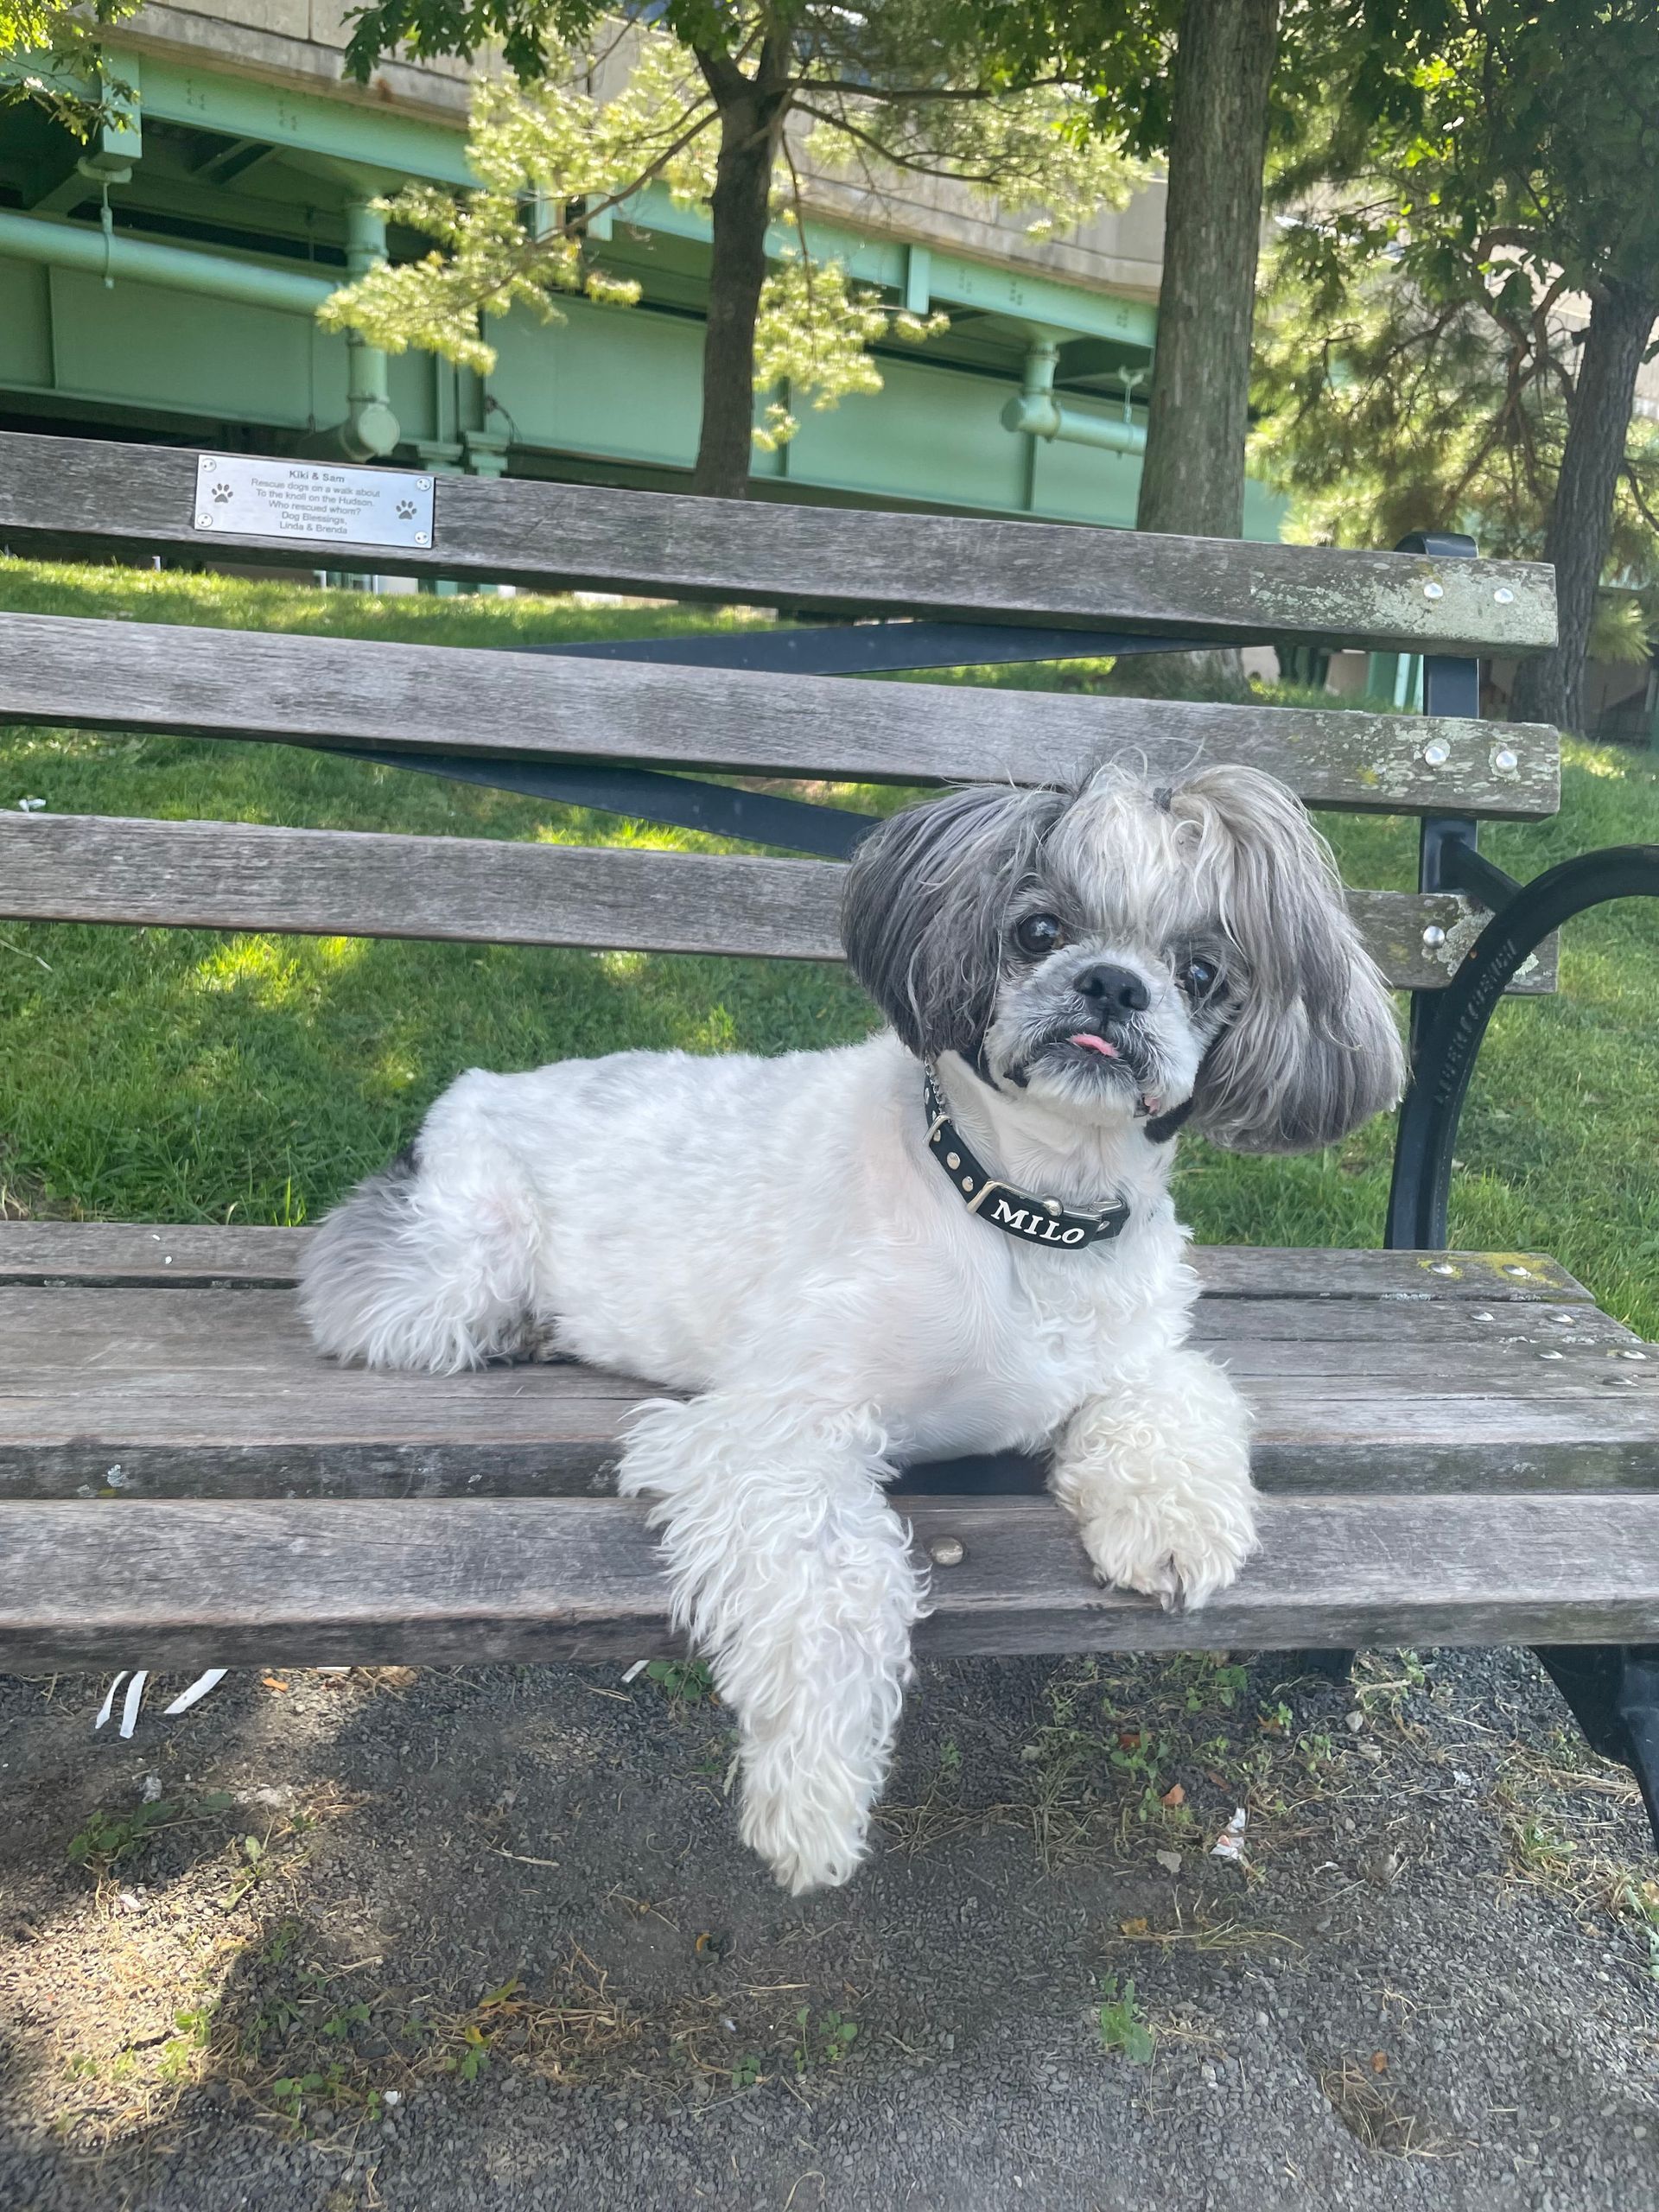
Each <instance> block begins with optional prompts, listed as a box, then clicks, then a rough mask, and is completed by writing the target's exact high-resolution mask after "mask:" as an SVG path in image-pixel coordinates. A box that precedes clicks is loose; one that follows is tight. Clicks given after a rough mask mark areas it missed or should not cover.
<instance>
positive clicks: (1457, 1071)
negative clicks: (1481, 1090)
mask: <svg viewBox="0 0 1659 2212" xmlns="http://www.w3.org/2000/svg"><path fill="white" fill-rule="evenodd" d="M1635 898H1649V899H1655V898H1659V845H1609V846H1607V847H1605V848H1604V849H1603V850H1601V851H1600V852H1596V853H1580V855H1579V856H1578V858H1577V859H1576V860H1570V861H1562V862H1561V864H1560V867H1559V868H1549V869H1547V870H1546V871H1545V873H1544V874H1542V875H1540V876H1537V877H1535V879H1534V880H1533V881H1532V882H1530V883H1528V884H1523V885H1522V887H1521V888H1520V889H1519V890H1518V891H1516V893H1515V894H1514V896H1513V897H1512V898H1511V899H1509V900H1508V901H1507V902H1506V903H1505V904H1504V905H1503V906H1501V907H1500V908H1499V909H1498V911H1497V912H1496V913H1495V914H1494V915H1493V916H1492V918H1491V921H1490V922H1488V923H1487V925H1486V926H1485V928H1484V930H1483V931H1481V933H1480V935H1479V936H1478V938H1476V940H1475V942H1474V944H1473V946H1472V947H1471V950H1470V952H1469V955H1468V957H1467V958H1466V959H1465V961H1464V963H1463V965H1462V966H1461V967H1460V968H1459V969H1458V972H1457V974H1456V976H1453V978H1452V982H1450V984H1449V985H1448V986H1447V987H1446V989H1445V990H1444V991H1442V992H1440V993H1439V994H1438V995H1437V1002H1436V1004H1435V1006H1434V1009H1433V1014H1431V1015H1430V1016H1429V1019H1428V1020H1427V1025H1426V1027H1424V1029H1423V1031H1422V1033H1421V1041H1420V1043H1419V1046H1418V1050H1417V1052H1416V1054H1415V1056H1414V1065H1413V1070H1412V1078H1411V1088H1410V1090H1408V1092H1407V1094H1406V1101H1405V1104H1404V1105H1403V1106H1402V1109H1401V1111H1400V1133H1399V1136H1398V1139H1397V1140H1396V1142H1395V1154H1394V1181H1393V1185H1392V1187H1391V1189H1390V1191H1389V1214H1388V1226H1387V1229H1386V1231H1385V1233H1384V1236H1383V1243H1384V1245H1385V1246H1386V1247H1387V1249H1389V1251H1402V1250H1408V1251H1420V1252H1421V1251H1443V1250H1444V1249H1445V1248H1446V1211H1447V1203H1448V1198H1449V1195H1450V1191H1451V1183H1452V1152H1453V1150H1454V1148H1455V1147H1456V1144H1457V1137H1458V1122H1459V1118H1460V1116H1461V1115H1462V1113H1463V1102H1464V1098H1465V1095H1466V1094H1467V1092H1468V1089H1469V1078H1470V1077H1471V1074H1472V1073H1473V1072H1474V1065H1475V1058H1476V1055H1477V1054H1478V1052H1479V1051H1480V1047H1481V1042H1482V1040H1483V1039H1484V1037H1485V1034H1486V1025H1487V1023H1488V1022H1489V1021H1490V1020H1491V1018H1492V1009H1493V1007H1496V1006H1497V1002H1498V1000H1499V999H1500V997H1502V995H1503V992H1504V990H1505V989H1506V988H1508V986H1509V984H1510V982H1512V981H1513V980H1514V977H1515V976H1516V972H1517V971H1518V970H1519V969H1520V968H1521V966H1522V963H1524V962H1525V961H1526V960H1527V959H1528V958H1529V957H1530V955H1531V954H1532V953H1533V952H1535V950H1537V948H1538V946H1539V945H1540V944H1542V943H1543V941H1544V939H1545V938H1547V937H1548V936H1549V935H1550V933H1551V931H1554V930H1557V929H1559V928H1560V926H1561V925H1562V923H1564V922H1568V921H1571V920H1572V918H1573V916H1574V915H1575V914H1581V913H1583V912H1586V909H1587V908H1589V907H1592V906H1604V905H1605V904H1606V902H1607V901H1608V900H1609V899H1635Z"/></svg>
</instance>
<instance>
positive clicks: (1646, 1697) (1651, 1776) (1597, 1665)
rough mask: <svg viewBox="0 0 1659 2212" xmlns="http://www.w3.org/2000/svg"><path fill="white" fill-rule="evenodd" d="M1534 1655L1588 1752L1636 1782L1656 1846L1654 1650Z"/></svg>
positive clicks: (1542, 1647) (1658, 1701)
mask: <svg viewBox="0 0 1659 2212" xmlns="http://www.w3.org/2000/svg"><path fill="white" fill-rule="evenodd" d="M1534 1649H1535V1652H1536V1654H1537V1657H1538V1661H1539V1663H1540V1665H1541V1667H1542V1668H1543V1669H1544V1672H1545V1673H1546V1674H1547V1675H1548V1676H1549V1678H1550V1680H1551V1681H1553V1682H1554V1685H1555V1687H1556V1688H1557V1689H1558V1690H1560V1694H1561V1695H1562V1696H1563V1697H1564V1698H1565V1699H1566V1700H1567V1704H1568V1706H1569V1707H1571V1709H1572V1713H1573V1719H1575V1720H1576V1721H1577V1722H1578V1724H1579V1726H1580V1728H1581V1729H1582V1730H1583V1731H1584V1734H1585V1738H1586V1742H1587V1743H1588V1744H1589V1745H1590V1748H1591V1750H1592V1751H1598V1752H1599V1753H1600V1755H1601V1757H1602V1758H1605V1759H1617V1760H1618V1762H1619V1764H1621V1765H1622V1766H1627V1767H1629V1769H1630V1771H1631V1773H1632V1774H1633V1775H1634V1776H1635V1777H1636V1778H1637V1783H1639V1784H1640V1786H1641V1790H1642V1802H1643V1804H1645V1805H1646V1807H1647V1808H1648V1818H1649V1821H1651V1822H1652V1823H1653V1834H1654V1840H1655V1841H1656V1843H1659V1644H1656V1643H1547V1644H1546V1643H1541V1644H1537V1645H1535V1646H1534Z"/></svg>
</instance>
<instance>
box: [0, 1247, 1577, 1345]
mask: <svg viewBox="0 0 1659 2212" xmlns="http://www.w3.org/2000/svg"><path fill="white" fill-rule="evenodd" d="M310 1235H311V1231H310V1230H308V1229H269V1228H263V1227H259V1226H257V1225H254V1224H242V1223H238V1224H232V1226H231V1227H229V1228H219V1227H217V1226H212V1225H209V1224H205V1223H201V1222H174V1223H163V1224H148V1223H144V1222H126V1221H75V1222H63V1221H0V1283H39V1282H41V1281H62V1282H66V1283H68V1282H76V1283H86V1284H111V1285H123V1284H131V1285H134V1286H139V1285H144V1284H156V1285H159V1284H166V1285H167V1286H168V1287H169V1288H174V1289H184V1288H189V1287H195V1286H198V1285H200V1284H202V1283H204V1282H207V1283H215V1284H217V1283H224V1284H227V1285H232V1284H236V1285H242V1286H244V1287H271V1288H284V1287H292V1285H293V1284H294V1283H295V1282H296V1281H297V1280H298V1273H297V1270H298V1268H299V1263H300V1257H301V1255H302V1252H303V1251H304V1249H305V1246H306V1243H307V1241H308V1238H309V1236H310ZM1188 1257H1189V1259H1190V1261H1191V1262H1192V1267H1193V1269H1194V1270H1195V1272H1196V1273H1197V1274H1198V1280H1199V1281H1200V1282H1201V1284H1202V1285H1203V1288H1204V1295H1205V1298H1206V1299H1235V1298H1236V1299H1245V1300H1252V1301H1255V1302H1258V1303H1267V1304H1274V1303H1277V1302H1279V1301H1281V1300H1283V1301H1287V1302H1294V1304H1295V1305H1296V1306H1297V1307H1298V1308H1299V1309H1300V1308H1302V1307H1304V1306H1305V1307H1306V1309H1307V1312H1308V1320H1309V1325H1310V1326H1314V1327H1317V1326H1318V1325H1319V1310H1320V1308H1321V1307H1322V1306H1324V1305H1325V1303H1326V1302H1327V1301H1330V1300H1344V1301H1345V1300H1354V1301H1356V1302H1357V1303H1358V1304H1360V1305H1363V1306H1372V1305H1376V1304H1378V1303H1379V1302H1380V1303H1381V1305H1382V1306H1383V1308H1384V1310H1385V1312H1386V1313H1387V1314H1388V1315H1389V1316H1394V1315H1400V1314H1402V1313H1404V1311H1406V1310H1408V1309H1410V1310H1415V1311H1418V1312H1421V1311H1422V1310H1423V1309H1424V1308H1425V1307H1426V1306H1433V1307H1435V1308H1436V1309H1440V1310H1444V1309H1445V1308H1446V1307H1447V1306H1454V1307H1460V1306H1465V1305H1468V1306H1475V1307H1484V1306H1493V1307H1498V1306H1531V1305H1537V1304H1541V1303H1542V1304H1548V1305H1551V1306H1573V1307H1580V1306H1583V1307H1588V1308H1590V1309H1591V1310H1592V1311H1593V1310H1594V1306H1595V1301H1594V1300H1593V1299H1592V1297H1591V1295H1590V1293H1589V1292H1588V1291H1587V1290H1586V1288H1585V1287H1584V1286H1583V1284H1582V1283H1580V1282H1578V1281H1575V1280H1574V1279H1573V1276H1571V1275H1570V1274H1568V1273H1567V1270H1566V1268H1563V1267H1562V1266H1561V1265H1560V1262H1559V1261H1556V1260H1552V1259H1549V1258H1548V1257H1546V1256H1545V1255H1543V1254H1542V1253H1539V1252H1376V1251H1371V1250H1369V1249H1363V1248H1360V1249H1351V1248H1347V1247H1344V1246H1340V1245H1333V1246H1329V1247H1325V1246H1316V1247H1313V1248H1309V1249H1300V1248H1296V1247H1289V1248H1287V1247H1283V1246H1279V1245H1271V1244H1262V1245H1257V1244H1199V1245H1195V1246H1194V1247H1193V1249H1192V1251H1191V1252H1190V1253H1189V1255H1188ZM154 1310H156V1312H158V1313H159V1312H160V1311H161V1309H160V1308H156V1309H154ZM1521 1318H1523V1319H1524V1317H1521ZM1294 1325H1300V1324H1299V1323H1296V1324H1294Z"/></svg>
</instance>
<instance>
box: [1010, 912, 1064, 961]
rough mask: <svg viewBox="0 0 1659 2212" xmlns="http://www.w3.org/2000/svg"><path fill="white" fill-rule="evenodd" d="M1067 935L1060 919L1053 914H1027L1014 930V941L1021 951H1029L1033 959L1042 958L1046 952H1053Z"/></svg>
mask: <svg viewBox="0 0 1659 2212" xmlns="http://www.w3.org/2000/svg"><path fill="white" fill-rule="evenodd" d="M1064 935H1065V932H1064V931H1063V930H1062V929H1061V927H1060V925H1059V922H1058V919H1057V918H1056V917H1055V916H1054V915H1052V914H1027V916H1026V918H1025V920H1024V921H1023V922H1020V924H1019V925H1017V926H1016V928H1015V930H1014V943H1015V944H1017V945H1018V946H1019V948H1020V951H1021V952H1028V953H1029V954H1030V955H1031V957H1032V958H1033V960H1040V959H1041V958H1042V957H1043V955H1044V954H1045V953H1046V952H1052V951H1053V950H1054V948H1055V946H1056V945H1057V944H1059V942H1060V940H1061V938H1062V937H1063V936H1064Z"/></svg>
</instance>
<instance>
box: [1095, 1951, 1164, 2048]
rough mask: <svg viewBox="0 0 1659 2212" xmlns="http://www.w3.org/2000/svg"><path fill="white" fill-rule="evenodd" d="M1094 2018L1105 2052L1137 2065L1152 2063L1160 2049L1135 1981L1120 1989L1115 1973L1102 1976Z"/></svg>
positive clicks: (1101, 2045)
mask: <svg viewBox="0 0 1659 2212" xmlns="http://www.w3.org/2000/svg"><path fill="white" fill-rule="evenodd" d="M1095 2018H1096V2027H1097V2029H1098V2031H1099V2035H1100V2047H1101V2049H1102V2050H1104V2051H1108V2052H1109V2053H1110V2054H1111V2056H1114V2057H1117V2058H1127V2059H1128V2060H1129V2061H1130V2063H1132V2064H1133V2065H1135V2066H1149V2065H1150V2064H1151V2063H1152V2055H1153V2052H1154V2050H1155V2049H1156V2047H1157V2046H1156V2044H1155V2042H1154V2037H1153V2032H1152V2029H1151V2027H1150V2026H1149V2025H1148V2024H1147V2016H1146V2014H1145V2012H1142V2011H1141V2005H1140V2004H1139V2002H1138V2001H1137V1999H1136V1998H1135V1983H1134V1981H1133V1980H1124V1981H1123V1983H1122V1986H1120V1985H1119V1982H1118V1979H1117V1976H1116V1974H1103V1975H1102V1976H1101V1980H1100V2003H1099V2005H1098V2006H1097V2007H1096V2013H1095Z"/></svg>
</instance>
